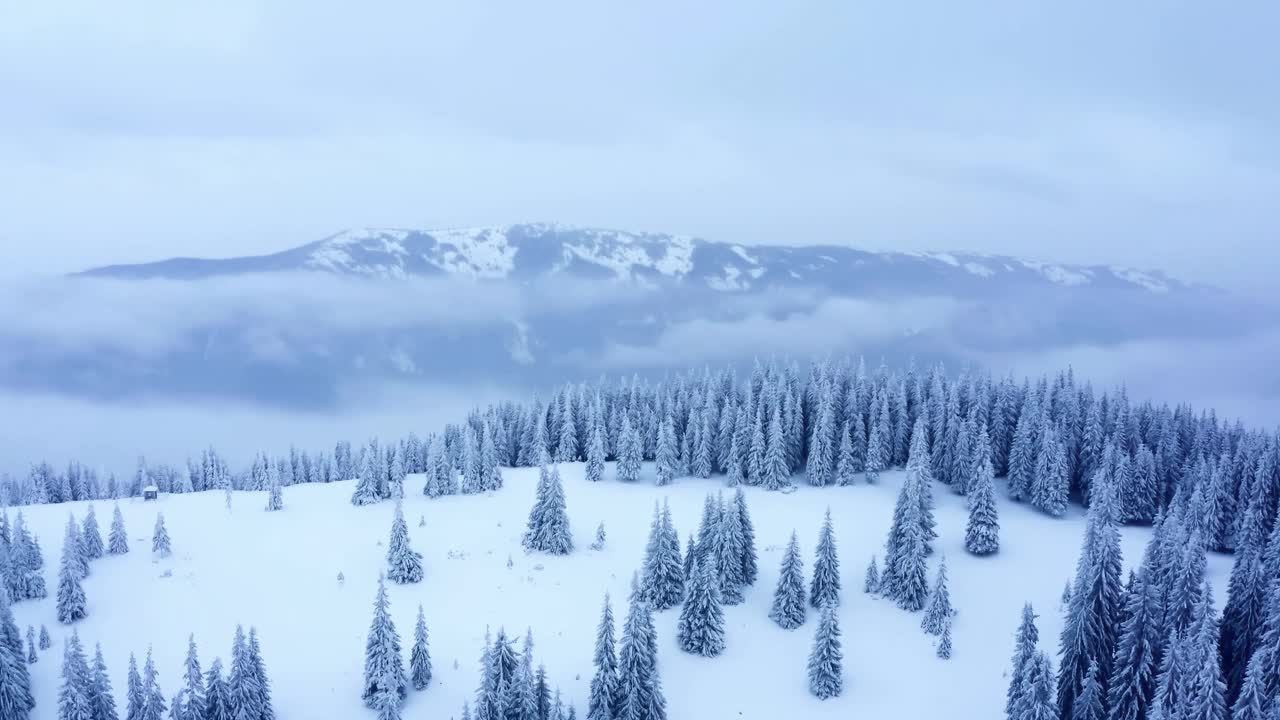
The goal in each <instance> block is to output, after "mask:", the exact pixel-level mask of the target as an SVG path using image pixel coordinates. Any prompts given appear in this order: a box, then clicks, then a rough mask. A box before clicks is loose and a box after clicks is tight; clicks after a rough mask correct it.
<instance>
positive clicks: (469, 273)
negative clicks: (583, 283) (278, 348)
mask: <svg viewBox="0 0 1280 720" xmlns="http://www.w3.org/2000/svg"><path fill="white" fill-rule="evenodd" d="M264 272H325V273H334V274H339V275H349V276H358V277H370V278H403V277H415V276H420V277H432V276H444V275H453V276H460V277H468V278H475V279H481V280H516V281H527V280H532V279H538V278H545V277H548V276H556V275H560V274H568V275H571V276H575V277H582V278H588V279H602V280H622V281H630V282H648V283H655V284H661V283H672V282H673V283H678V284H681V285H684V286H693V287H702V288H707V289H710V290H716V291H723V292H747V291H752V290H762V289H767V288H770V287H797V286H800V287H817V288H822V289H826V290H831V291H836V292H840V293H842V294H853V295H858V294H863V293H866V292H876V291H897V292H907V291H927V292H930V293H936V294H953V293H956V292H960V293H961V294H966V295H967V294H971V293H973V292H975V291H981V290H996V289H998V290H1000V291H1007V290H1009V289H1011V287H1014V286H1016V287H1026V286H1037V285H1040V286H1056V287H1080V288H1084V287H1088V288H1107V289H1133V290H1142V291H1147V292H1157V293H1165V292H1169V291H1173V290H1182V289H1187V288H1188V287H1189V286H1187V285H1185V284H1184V283H1181V282H1179V281H1177V280H1173V279H1171V278H1169V277H1167V276H1165V275H1164V274H1162V273H1158V272H1148V271H1138V270H1131V269H1126V268H1118V267H1109V266H1101V265H1096V266H1081V265H1062V264H1049V263H1041V262H1035V261H1032V260H1023V259H1017V258H1012V257H1002V256H993V255H978V254H973V253H958V252H955V253H941V252H938V253H905V252H870V251H865V250H858V249H855V248H852V247H846V246H836V245H809V246H783V245H750V246H748V245H737V244H732V243H724V242H712V241H708V240H702V239H699V238H694V237H689V236H685V235H667V234H656V233H635V232H627V231H623V230H602V229H594V228H578V227H570V226H564V225H556V224H549V223H535V224H520V225H507V226H494V227H479V228H465V229H451V230H407V229H394V228H361V229H354V230H345V231H343V232H340V233H338V234H336V235H332V236H330V237H327V238H325V239H323V240H318V241H316V242H312V243H308V244H306V245H302V246H299V247H295V248H292V249H289V250H284V251H282V252H278V253H274V254H270V255H260V256H253V257H239V258H228V259H216V260H213V259H195V258H174V259H171V260H163V261H160V262H154V263H144V264H138V265H112V266H108V267H101V268H95V269H92V270H88V271H86V272H84V273H82V274H83V275H88V276H95V277H114V278H126V279H146V278H167V279H198V278H207V277H214V276H226V275H243V274H249V273H264ZM981 294H985V293H981Z"/></svg>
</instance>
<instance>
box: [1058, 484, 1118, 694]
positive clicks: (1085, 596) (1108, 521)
mask: <svg viewBox="0 0 1280 720" xmlns="http://www.w3.org/2000/svg"><path fill="white" fill-rule="evenodd" d="M1091 495H1092V504H1091V505H1090V507H1089V516H1088V520H1087V523H1086V527H1085V539H1084V544H1083V547H1082V548H1081V550H1080V561H1079V563H1078V566H1077V568H1076V580H1075V584H1074V588H1073V592H1072V596H1071V605H1070V607H1069V609H1068V611H1067V617H1066V623H1065V624H1064V626H1063V628H1062V636H1061V642H1060V649H1059V657H1060V658H1061V665H1060V667H1059V670H1058V694H1057V702H1058V708H1059V712H1060V713H1061V714H1062V716H1064V717H1069V716H1070V715H1071V709H1072V706H1073V705H1074V703H1075V699H1076V698H1077V697H1078V696H1079V695H1080V691H1081V689H1082V687H1083V683H1084V678H1085V673H1087V672H1088V670H1089V663H1091V662H1095V661H1096V662H1097V663H1098V669H1099V672H1100V673H1101V677H1110V676H1111V660H1112V655H1113V653H1114V652H1115V645H1116V635H1117V633H1118V632H1119V629H1120V628H1119V623H1118V622H1117V621H1118V619H1119V613H1120V603H1121V600H1122V598H1121V582H1120V567H1121V559H1120V534H1119V532H1118V531H1117V529H1116V525H1115V512H1114V507H1115V504H1114V499H1113V490H1112V488H1111V485H1110V483H1109V482H1107V481H1106V480H1095V481H1094V487H1093V490H1092V492H1091Z"/></svg>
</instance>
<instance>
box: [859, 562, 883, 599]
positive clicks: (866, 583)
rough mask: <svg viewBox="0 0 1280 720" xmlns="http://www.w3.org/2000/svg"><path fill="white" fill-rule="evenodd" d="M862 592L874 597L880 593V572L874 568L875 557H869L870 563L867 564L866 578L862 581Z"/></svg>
mask: <svg viewBox="0 0 1280 720" xmlns="http://www.w3.org/2000/svg"><path fill="white" fill-rule="evenodd" d="M862 592H864V593H866V594H868V595H875V594H876V593H878V592H880V571H879V569H877V568H876V556H875V555H872V556H871V562H869V563H867V574H866V578H865V579H864V580H863V581H862Z"/></svg>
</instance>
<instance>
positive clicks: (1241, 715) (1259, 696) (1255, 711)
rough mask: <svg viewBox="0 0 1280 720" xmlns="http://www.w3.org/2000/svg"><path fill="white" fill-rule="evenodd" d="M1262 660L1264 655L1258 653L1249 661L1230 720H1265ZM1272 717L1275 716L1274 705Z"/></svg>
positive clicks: (1232, 707)
mask: <svg viewBox="0 0 1280 720" xmlns="http://www.w3.org/2000/svg"><path fill="white" fill-rule="evenodd" d="M1263 658H1264V654H1263V653H1258V654H1255V655H1254V657H1253V658H1252V659H1251V660H1249V666H1248V668H1247V669H1246V671H1245V675H1244V682H1243V683H1242V684H1241V686H1240V693H1239V695H1238V696H1237V698H1236V702H1235V704H1234V705H1232V706H1231V720H1267V716H1266V714H1265V713H1264V712H1263V710H1264V708H1265V707H1266V703H1267V696H1266V692H1267V681H1266V679H1265V678H1264V677H1263V676H1262V673H1263V669H1262V668H1263ZM1272 702H1273V703H1274V701H1272ZM1272 715H1273V716H1274V715H1275V707H1274V705H1273V711H1272Z"/></svg>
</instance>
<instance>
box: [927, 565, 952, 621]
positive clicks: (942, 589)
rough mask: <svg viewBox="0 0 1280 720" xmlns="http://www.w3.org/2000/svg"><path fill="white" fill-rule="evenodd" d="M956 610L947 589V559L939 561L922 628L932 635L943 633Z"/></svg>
mask: <svg viewBox="0 0 1280 720" xmlns="http://www.w3.org/2000/svg"><path fill="white" fill-rule="evenodd" d="M954 614H955V610H954V609H953V608H952V607H951V592H950V591H949V590H948V589H947V559H946V558H945V557H944V558H942V560H941V561H940V562H939V563H938V576H937V579H936V580H934V583H933V591H932V592H930V593H929V602H928V603H927V604H926V605H925V609H924V617H922V618H921V619H920V629H922V630H924V631H925V632H927V633H929V634H930V635H941V634H942V630H943V628H944V627H945V626H946V625H947V624H949V623H950V622H951V616H952V615H954Z"/></svg>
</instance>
